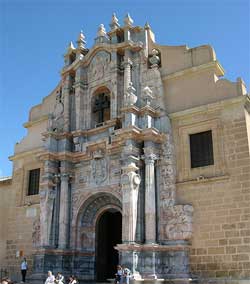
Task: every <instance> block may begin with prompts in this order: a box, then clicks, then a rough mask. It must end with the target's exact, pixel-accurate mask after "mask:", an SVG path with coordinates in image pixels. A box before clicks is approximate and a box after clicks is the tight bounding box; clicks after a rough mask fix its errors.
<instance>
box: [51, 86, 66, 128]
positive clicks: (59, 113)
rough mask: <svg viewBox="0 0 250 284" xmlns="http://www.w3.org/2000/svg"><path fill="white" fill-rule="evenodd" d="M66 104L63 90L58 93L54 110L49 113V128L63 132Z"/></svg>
mask: <svg viewBox="0 0 250 284" xmlns="http://www.w3.org/2000/svg"><path fill="white" fill-rule="evenodd" d="M63 113H64V104H63V98H62V93H61V91H60V92H58V93H57V95H56V103H55V106H54V111H53V113H51V114H50V115H49V119H48V130H49V131H53V132H62V131H63V127H64V118H63Z"/></svg>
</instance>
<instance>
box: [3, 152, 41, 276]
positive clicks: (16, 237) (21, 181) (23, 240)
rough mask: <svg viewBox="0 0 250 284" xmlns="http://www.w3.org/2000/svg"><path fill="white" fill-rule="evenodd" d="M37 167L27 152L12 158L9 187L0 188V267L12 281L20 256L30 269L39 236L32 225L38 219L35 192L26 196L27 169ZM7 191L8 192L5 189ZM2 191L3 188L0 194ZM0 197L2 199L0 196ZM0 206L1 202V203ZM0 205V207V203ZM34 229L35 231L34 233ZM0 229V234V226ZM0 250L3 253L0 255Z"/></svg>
mask: <svg viewBox="0 0 250 284" xmlns="http://www.w3.org/2000/svg"><path fill="white" fill-rule="evenodd" d="M36 167H39V162H37V161H36V158H35V154H34V153H33V154H32V155H31V154H30V155H28V156H26V157H23V158H22V159H19V160H17V161H14V175H13V178H12V183H11V185H9V188H8V189H7V188H3V187H2V186H1V187H0V190H1V201H0V202H3V205H5V206H6V207H5V208H6V210H5V209H4V214H2V212H0V216H1V217H3V218H2V220H1V222H0V224H1V226H4V233H5V237H4V238H2V236H1V243H2V245H1V247H2V248H3V250H0V251H1V254H0V255H1V256H3V257H1V258H0V267H3V268H4V269H7V271H8V274H9V275H10V277H11V279H13V280H20V279H21V275H20V263H21V260H22V258H23V257H26V258H27V261H28V265H29V271H28V274H29V273H31V272H32V262H33V257H32V255H33V254H34V251H35V247H34V245H36V240H37V238H38V237H39V236H38V235H39V228H37V227H36V224H37V219H38V218H39V214H40V213H39V212H40V209H39V195H33V196H26V191H27V186H28V171H29V169H32V168H36ZM7 190H8V192H7ZM2 191H5V192H4V194H2ZM2 196H3V197H4V198H2ZM1 205H2V204H1ZM0 208H4V207H2V206H0ZM35 230H37V232H36V233H35ZM0 232H1V233H2V227H1V230H0ZM2 252H3V255H2Z"/></svg>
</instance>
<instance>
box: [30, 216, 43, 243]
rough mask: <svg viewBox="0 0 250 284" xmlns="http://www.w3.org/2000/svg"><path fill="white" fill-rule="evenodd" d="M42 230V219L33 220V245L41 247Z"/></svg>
mask: <svg viewBox="0 0 250 284" xmlns="http://www.w3.org/2000/svg"><path fill="white" fill-rule="evenodd" d="M40 237H41V232H40V219H36V220H35V221H34V222H33V228H32V243H33V247H39V246H40V242H41V239H40Z"/></svg>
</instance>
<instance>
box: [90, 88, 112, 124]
mask: <svg viewBox="0 0 250 284" xmlns="http://www.w3.org/2000/svg"><path fill="white" fill-rule="evenodd" d="M93 114H94V124H95V126H102V125H103V122H105V121H107V120H110V99H109V95H108V94H105V93H101V94H99V95H97V96H96V98H95V101H94V107H93Z"/></svg>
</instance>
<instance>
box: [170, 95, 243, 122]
mask: <svg viewBox="0 0 250 284" xmlns="http://www.w3.org/2000/svg"><path fill="white" fill-rule="evenodd" d="M246 100H247V98H246V96H238V97H235V98H231V99H226V100H221V101H219V102H216V103H210V104H206V105H202V106H198V107H194V108H189V109H186V110H181V111H178V112H173V113H170V114H169V117H170V118H171V119H176V118H181V117H183V116H190V115H194V114H198V113H204V112H213V111H215V110H216V109H217V110H218V109H222V108H224V107H226V106H229V105H232V104H238V103H244V102H245V101H246Z"/></svg>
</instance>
